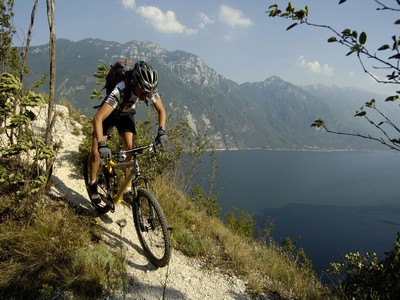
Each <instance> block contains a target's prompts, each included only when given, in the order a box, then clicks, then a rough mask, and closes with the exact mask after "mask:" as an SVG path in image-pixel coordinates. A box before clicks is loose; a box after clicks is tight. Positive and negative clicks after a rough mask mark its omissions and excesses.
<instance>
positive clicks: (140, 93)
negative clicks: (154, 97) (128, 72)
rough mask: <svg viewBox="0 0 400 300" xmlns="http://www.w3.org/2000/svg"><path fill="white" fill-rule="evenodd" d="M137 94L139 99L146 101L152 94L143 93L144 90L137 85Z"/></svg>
mask: <svg viewBox="0 0 400 300" xmlns="http://www.w3.org/2000/svg"><path fill="white" fill-rule="evenodd" d="M135 94H136V96H138V97H139V99H141V100H146V98H147V97H149V96H150V93H149V92H145V91H143V90H142V89H141V88H140V86H139V85H136V90H135Z"/></svg>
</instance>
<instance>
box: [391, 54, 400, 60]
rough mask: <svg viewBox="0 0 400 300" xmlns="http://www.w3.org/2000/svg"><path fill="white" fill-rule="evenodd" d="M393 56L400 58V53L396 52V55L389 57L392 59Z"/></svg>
mask: <svg viewBox="0 0 400 300" xmlns="http://www.w3.org/2000/svg"><path fill="white" fill-rule="evenodd" d="M392 58H395V59H400V53H397V54H395V55H393V56H391V57H389V59H392Z"/></svg>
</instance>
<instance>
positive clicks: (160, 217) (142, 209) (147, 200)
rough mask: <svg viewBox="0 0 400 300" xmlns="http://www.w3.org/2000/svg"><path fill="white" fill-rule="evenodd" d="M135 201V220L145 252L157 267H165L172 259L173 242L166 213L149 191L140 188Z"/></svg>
mask: <svg viewBox="0 0 400 300" xmlns="http://www.w3.org/2000/svg"><path fill="white" fill-rule="evenodd" d="M134 200H135V201H134V202H133V204H132V211H133V219H134V223H135V229H136V232H137V235H138V237H139V241H140V244H141V245H142V247H143V251H144V253H145V255H146V257H147V258H148V259H149V260H150V262H151V263H153V264H154V265H155V266H156V267H160V268H161V267H164V266H166V265H167V264H168V263H169V260H170V258H171V240H170V237H169V233H168V227H167V220H166V218H165V215H164V212H163V210H162V208H161V206H160V204H159V203H158V202H157V200H156V198H155V197H154V195H153V194H152V193H151V192H150V191H149V190H147V189H144V188H139V189H138V193H137V197H136V199H134Z"/></svg>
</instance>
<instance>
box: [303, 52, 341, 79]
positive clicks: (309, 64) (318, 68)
mask: <svg viewBox="0 0 400 300" xmlns="http://www.w3.org/2000/svg"><path fill="white" fill-rule="evenodd" d="M297 65H298V66H299V67H301V68H303V69H306V70H308V71H311V72H313V73H317V74H323V75H327V76H332V75H333V74H334V73H335V68H334V67H331V66H329V65H327V64H323V65H321V64H320V62H319V61H307V60H306V59H305V58H304V56H302V55H301V56H300V57H299V59H298V60H297Z"/></svg>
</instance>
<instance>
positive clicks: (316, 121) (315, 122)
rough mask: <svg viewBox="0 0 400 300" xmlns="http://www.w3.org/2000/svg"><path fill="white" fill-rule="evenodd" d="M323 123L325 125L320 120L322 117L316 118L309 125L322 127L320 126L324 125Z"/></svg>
mask: <svg viewBox="0 0 400 300" xmlns="http://www.w3.org/2000/svg"><path fill="white" fill-rule="evenodd" d="M324 125H325V122H324V120H322V119H317V120H315V121H314V122H313V123H312V124H311V127H318V128H320V127H322V126H324Z"/></svg>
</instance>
